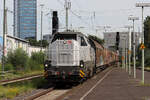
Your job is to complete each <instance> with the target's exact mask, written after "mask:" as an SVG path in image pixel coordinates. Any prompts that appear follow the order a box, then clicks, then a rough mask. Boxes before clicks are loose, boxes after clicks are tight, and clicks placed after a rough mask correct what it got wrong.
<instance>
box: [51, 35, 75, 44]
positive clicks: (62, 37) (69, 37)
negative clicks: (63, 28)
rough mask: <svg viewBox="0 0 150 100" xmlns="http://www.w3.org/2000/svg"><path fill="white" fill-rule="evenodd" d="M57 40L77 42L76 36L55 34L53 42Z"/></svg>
mask: <svg viewBox="0 0 150 100" xmlns="http://www.w3.org/2000/svg"><path fill="white" fill-rule="evenodd" d="M56 40H77V38H76V34H55V36H54V38H53V39H52V42H54V41H56Z"/></svg>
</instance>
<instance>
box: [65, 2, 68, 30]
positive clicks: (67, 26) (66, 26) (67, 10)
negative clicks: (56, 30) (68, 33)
mask: <svg viewBox="0 0 150 100" xmlns="http://www.w3.org/2000/svg"><path fill="white" fill-rule="evenodd" d="M65 5H66V30H68V2H67V0H66V4H65Z"/></svg>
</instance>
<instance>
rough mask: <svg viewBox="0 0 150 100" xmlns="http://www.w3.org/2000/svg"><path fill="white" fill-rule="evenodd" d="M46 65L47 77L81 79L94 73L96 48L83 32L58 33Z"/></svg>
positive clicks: (55, 79)
mask: <svg viewBox="0 0 150 100" xmlns="http://www.w3.org/2000/svg"><path fill="white" fill-rule="evenodd" d="M44 66H45V77H46V79H49V80H51V81H62V80H65V81H79V80H80V79H82V78H87V77H91V76H92V75H93V73H94V70H95V50H94V48H93V47H92V46H91V41H90V40H89V39H88V38H87V37H86V36H85V35H83V34H82V33H79V32H61V33H56V34H54V35H53V38H52V40H51V42H50V44H49V47H48V50H47V60H46V62H45V65H44Z"/></svg>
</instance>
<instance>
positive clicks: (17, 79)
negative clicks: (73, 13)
mask: <svg viewBox="0 0 150 100" xmlns="http://www.w3.org/2000/svg"><path fill="white" fill-rule="evenodd" d="M42 76H43V74H36V75H31V76H25V77H20V78H15V79H10V80H2V81H0V85H7V84H11V83H16V82H21V81H25V80H31V79H34V78H38V77H42Z"/></svg>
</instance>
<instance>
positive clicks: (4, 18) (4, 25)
mask: <svg viewBox="0 0 150 100" xmlns="http://www.w3.org/2000/svg"><path fill="white" fill-rule="evenodd" d="M3 2H4V4H3V55H2V71H3V73H4V64H5V60H4V59H5V33H6V0H4V1H3Z"/></svg>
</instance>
